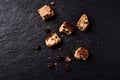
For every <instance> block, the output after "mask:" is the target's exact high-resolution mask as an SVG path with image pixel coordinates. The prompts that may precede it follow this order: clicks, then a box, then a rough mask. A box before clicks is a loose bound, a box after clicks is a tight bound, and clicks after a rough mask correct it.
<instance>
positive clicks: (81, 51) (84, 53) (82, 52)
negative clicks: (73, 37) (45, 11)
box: [74, 47, 89, 60]
mask: <svg viewBox="0 0 120 80" xmlns="http://www.w3.org/2000/svg"><path fill="white" fill-rule="evenodd" d="M88 56H89V52H88V50H87V49H85V48H83V47H80V48H78V49H77V50H76V51H75V54H74V58H76V59H79V60H80V59H82V60H86V59H87V58H88Z"/></svg>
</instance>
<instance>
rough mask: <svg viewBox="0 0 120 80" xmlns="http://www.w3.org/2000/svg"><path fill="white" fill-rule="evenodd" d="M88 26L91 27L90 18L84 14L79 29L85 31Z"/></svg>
mask: <svg viewBox="0 0 120 80" xmlns="http://www.w3.org/2000/svg"><path fill="white" fill-rule="evenodd" d="M88 26H89V21H88V17H87V15H86V14H83V15H82V16H81V17H80V19H79V20H78V22H77V27H78V29H80V30H81V31H85V30H86V29H87V27H88Z"/></svg>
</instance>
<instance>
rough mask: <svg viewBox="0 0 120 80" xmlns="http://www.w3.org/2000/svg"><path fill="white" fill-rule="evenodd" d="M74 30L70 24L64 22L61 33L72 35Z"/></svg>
mask: <svg viewBox="0 0 120 80" xmlns="http://www.w3.org/2000/svg"><path fill="white" fill-rule="evenodd" d="M73 30H74V28H73V27H72V25H71V24H70V23H68V22H66V21H65V22H63V23H62V25H61V26H60V28H59V32H62V33H66V34H67V35H70V34H71V33H72V32H73Z"/></svg>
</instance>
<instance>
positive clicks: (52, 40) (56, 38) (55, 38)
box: [45, 33, 61, 47]
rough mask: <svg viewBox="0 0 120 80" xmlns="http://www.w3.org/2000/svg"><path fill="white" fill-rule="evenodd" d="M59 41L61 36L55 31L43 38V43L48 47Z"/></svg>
mask: <svg viewBox="0 0 120 80" xmlns="http://www.w3.org/2000/svg"><path fill="white" fill-rule="evenodd" d="M60 42H61V38H60V37H59V36H58V35H57V33H52V34H51V35H50V36H48V37H47V38H46V39H45V43H46V45H47V46H48V47H52V46H54V45H56V44H58V43H60Z"/></svg>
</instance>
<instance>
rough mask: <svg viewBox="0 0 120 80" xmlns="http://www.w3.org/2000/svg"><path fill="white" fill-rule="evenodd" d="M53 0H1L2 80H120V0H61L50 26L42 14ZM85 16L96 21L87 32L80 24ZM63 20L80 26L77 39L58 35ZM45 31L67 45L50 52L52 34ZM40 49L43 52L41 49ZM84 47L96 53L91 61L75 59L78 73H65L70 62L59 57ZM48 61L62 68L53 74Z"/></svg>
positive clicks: (73, 69) (74, 68)
mask: <svg viewBox="0 0 120 80" xmlns="http://www.w3.org/2000/svg"><path fill="white" fill-rule="evenodd" d="M51 1H52V0H0V80H120V52H119V50H120V20H119V19H120V16H119V15H120V10H119V7H120V6H119V5H120V4H119V1H115V0H55V5H54V6H52V8H53V9H54V10H55V13H56V14H57V16H56V17H55V18H53V19H51V20H49V21H47V22H45V21H43V20H42V19H41V17H40V16H39V14H38V12H37V10H38V9H39V8H40V7H41V6H43V5H44V4H48V5H50V2H51ZM83 13H86V14H87V15H88V17H89V20H90V26H89V28H88V30H87V31H86V32H81V31H80V30H78V29H77V27H76V26H75V25H76V22H77V20H78V19H79V17H80V16H81V15H82V14H83ZM63 21H68V22H70V23H71V24H72V25H73V26H74V28H75V32H74V33H73V34H72V35H70V36H66V35H64V34H61V33H58V28H59V26H60V25H61V23H62V22H63ZM45 28H49V29H51V33H52V32H57V33H58V34H59V36H63V37H62V40H63V42H62V43H61V44H59V45H58V46H55V47H54V48H51V49H49V48H48V47H47V46H46V45H45V42H44V39H45V37H46V36H48V35H49V34H47V33H45V32H44V29H45ZM35 45H40V46H41V50H38V51H37V50H35V49H34V46H35ZM80 46H83V47H86V48H87V49H88V50H89V51H90V56H89V58H88V59H87V60H86V61H78V60H74V59H73V60H72V62H71V63H70V66H71V67H72V71H71V72H65V71H64V70H63V67H64V65H65V64H66V63H65V62H64V61H63V62H58V61H56V60H55V59H54V57H55V56H57V55H63V56H65V55H69V56H72V55H73V53H74V51H75V49H76V48H78V47H80ZM60 48H61V50H60ZM49 56H50V57H51V59H50V60H49V59H48V57H49ZM72 57H73V56H72ZM48 62H57V63H58V66H57V67H56V68H54V69H51V70H49V69H48V68H47V66H46V65H47V63H48Z"/></svg>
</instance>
